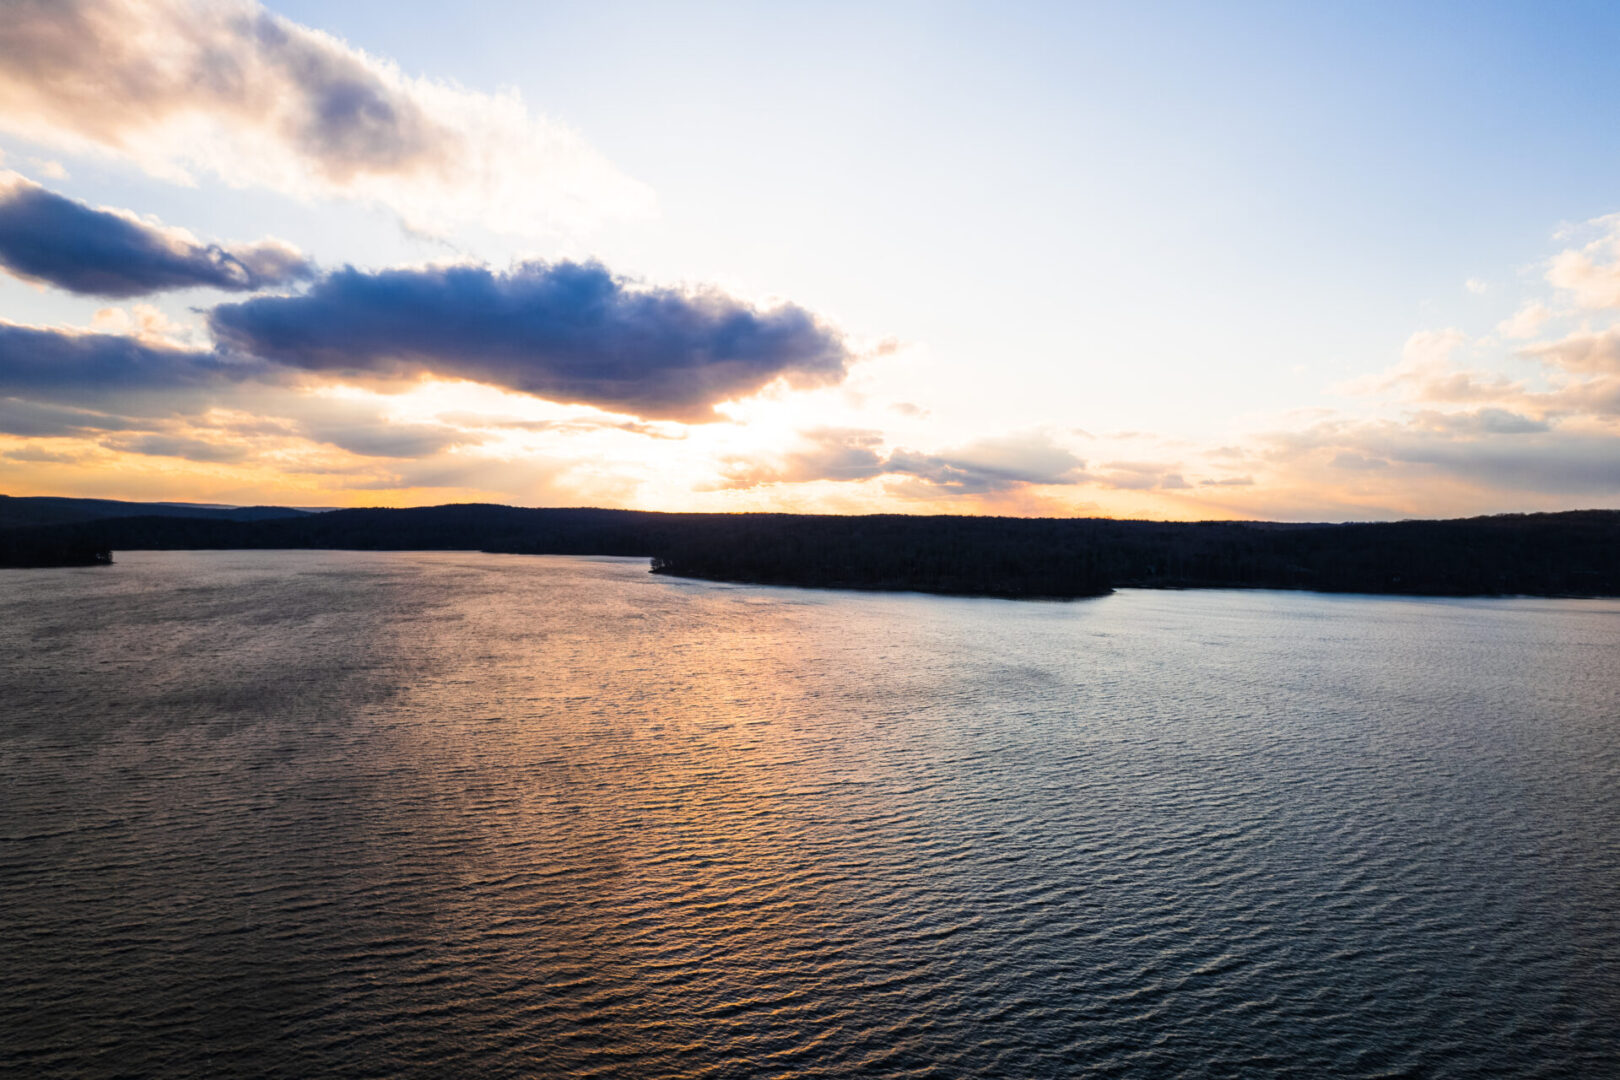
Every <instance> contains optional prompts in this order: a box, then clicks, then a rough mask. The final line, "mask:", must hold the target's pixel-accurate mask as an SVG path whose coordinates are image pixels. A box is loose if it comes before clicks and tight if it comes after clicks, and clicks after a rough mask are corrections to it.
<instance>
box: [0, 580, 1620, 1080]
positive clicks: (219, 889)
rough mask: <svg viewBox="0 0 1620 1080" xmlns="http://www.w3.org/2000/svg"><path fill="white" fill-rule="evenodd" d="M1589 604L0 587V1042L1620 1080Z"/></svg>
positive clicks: (62, 1055) (259, 1068)
mask: <svg viewBox="0 0 1620 1080" xmlns="http://www.w3.org/2000/svg"><path fill="white" fill-rule="evenodd" d="M1617 661H1620V604H1617V603H1614V602H1608V601H1539V600H1515V601H1412V600H1394V599H1380V598H1369V597H1326V596H1313V595H1307V594H1288V593H1272V592H1255V593H1242V592H1187V593H1155V592H1125V593H1120V594H1118V595H1115V596H1112V597H1108V598H1105V599H1102V600H1096V601H1086V602H1080V603H1073V604H1020V603H1012V602H1004V601H994V600H960V599H942V598H936V597H923V596H913V595H891V596H884V595H863V594H849V593H816V592H799V591H793V590H785V589H760V588H742V587H727V586H720V585H712V584H703V583H697V582H683V581H675V580H669V579H663V578H657V577H653V576H651V575H649V574H648V573H647V572H646V565H645V563H644V562H642V561H640V560H634V561H632V560H587V559H563V558H534V557H521V556H491V555H473V554H460V553H455V554H443V553H437V554H416V553H408V554H368V553H348V552H269V553H264V552H229V553H217V552H187V553H178V552H177V553H130V554H126V555H120V556H119V564H118V565H117V566H115V567H112V568H108V569H86V570H41V571H8V572H6V573H5V576H4V577H3V578H0V785H3V786H0V952H3V956H0V1072H4V1073H6V1074H8V1075H16V1076H114V1075H117V1076H136V1075H162V1076H175V1077H183V1076H242V1075H274V1076H286V1077H310V1076H322V1075H330V1076H379V1077H381V1076H474V1075H483V1076H525V1075H535V1076H604V1077H606V1076H630V1077H640V1076H647V1077H661V1076H682V1077H756V1076H759V1077H769V1076H783V1077H787V1076H795V1077H797V1076H804V1077H817V1076H919V1077H920V1076H937V1077H956V1076H962V1077H970V1076H972V1077H1048V1076H1065V1075H1087V1076H1099V1077H1108V1076H1120V1077H1144V1078H1147V1077H1171V1076H1199V1077H1202V1076H1343V1077H1375V1076H1376V1077H1382V1076H1423V1077H1475V1076H1547V1077H1613V1076H1616V1075H1620V731H1617V723H1620V663H1617Z"/></svg>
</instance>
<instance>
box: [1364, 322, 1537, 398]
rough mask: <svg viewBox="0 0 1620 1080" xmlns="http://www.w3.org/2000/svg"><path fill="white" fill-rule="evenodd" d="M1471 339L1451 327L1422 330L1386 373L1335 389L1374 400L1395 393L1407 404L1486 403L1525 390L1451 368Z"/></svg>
mask: <svg viewBox="0 0 1620 1080" xmlns="http://www.w3.org/2000/svg"><path fill="white" fill-rule="evenodd" d="M1467 343H1468V335H1467V334H1465V333H1463V332H1462V331H1461V330H1458V329H1456V328H1455V327H1451V328H1448V329H1445V330H1420V331H1418V332H1417V333H1415V334H1413V335H1412V336H1411V337H1409V338H1407V339H1406V344H1405V346H1404V347H1403V348H1402V349H1401V362H1400V363H1398V364H1396V365H1395V366H1394V367H1392V368H1390V369H1388V370H1387V371H1382V372H1379V373H1378V374H1375V375H1367V376H1363V377H1361V378H1358V379H1351V380H1349V381H1347V382H1344V383H1340V384H1339V385H1338V386H1336V387H1334V389H1335V390H1336V391H1338V392H1339V393H1342V394H1348V395H1352V396H1373V395H1377V394H1384V393H1390V392H1392V391H1393V392H1395V393H1397V394H1398V395H1399V396H1400V397H1402V398H1404V399H1406V400H1408V401H1430V402H1440V401H1450V402H1462V401H1485V400H1492V399H1496V398H1500V397H1501V396H1503V395H1504V394H1511V393H1514V392H1517V391H1519V390H1522V387H1521V386H1520V385H1519V384H1518V383H1515V382H1513V381H1511V380H1509V379H1508V378H1507V377H1506V376H1503V375H1499V374H1495V373H1487V372H1478V371H1466V370H1462V369H1460V368H1456V367H1453V366H1452V362H1451V358H1452V355H1453V354H1454V353H1455V352H1456V351H1457V350H1458V349H1460V348H1462V346H1464V345H1465V344H1467Z"/></svg>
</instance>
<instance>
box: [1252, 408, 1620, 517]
mask: <svg viewBox="0 0 1620 1080" xmlns="http://www.w3.org/2000/svg"><path fill="white" fill-rule="evenodd" d="M1510 416H1511V414H1499V410H1489V409H1486V410H1480V411H1479V412H1478V413H1473V414H1452V415H1451V416H1449V417H1443V416H1441V415H1439V414H1434V413H1427V412H1425V413H1419V414H1417V415H1415V416H1413V417H1410V418H1408V419H1407V420H1405V421H1391V420H1381V421H1346V420H1338V421H1329V422H1325V423H1321V424H1317V425H1314V426H1312V427H1310V428H1307V429H1305V430H1302V431H1296V432H1287V433H1279V434H1277V435H1274V436H1272V437H1271V439H1270V441H1271V443H1272V446H1273V449H1272V457H1273V459H1274V460H1275V461H1276V463H1277V465H1278V466H1279V469H1280V474H1279V479H1281V480H1283V481H1286V480H1287V479H1288V478H1290V477H1292V478H1293V479H1294V480H1295V481H1296V482H1300V483H1305V484H1308V483H1309V482H1310V478H1311V477H1312V476H1313V475H1314V474H1313V469H1314V466H1315V463H1318V462H1319V463H1321V464H1324V465H1326V466H1328V467H1329V468H1332V469H1337V470H1348V471H1350V472H1354V473H1359V474H1362V475H1363V476H1364V477H1367V478H1369V480H1370V478H1372V477H1377V478H1378V480H1377V483H1378V484H1379V486H1380V487H1379V490H1381V491H1382V492H1383V493H1384V496H1385V497H1388V498H1394V499H1396V500H1409V499H1411V498H1412V497H1413V495H1414V493H1416V492H1418V491H1420V490H1422V482H1423V481H1424V480H1425V479H1426V478H1428V479H1432V478H1440V479H1445V480H1451V481H1456V480H1461V481H1464V482H1466V483H1468V484H1471V485H1475V486H1477V487H1478V488H1481V489H1484V490H1486V491H1490V492H1495V493H1497V494H1502V493H1533V494H1535V495H1552V494H1562V495H1582V496H1590V495H1615V494H1620V437H1617V436H1615V435H1614V434H1613V433H1611V432H1605V431H1600V430H1565V429H1562V428H1559V427H1554V426H1552V425H1548V424H1542V423H1538V422H1535V421H1530V420H1528V419H1526V418H1517V419H1508V417H1510ZM1476 505H1477V503H1476ZM1429 512H1430V513H1431V514H1432V513H1433V512H1434V511H1433V508H1432V507H1431V508H1430V509H1429ZM1476 512H1477V511H1476Z"/></svg>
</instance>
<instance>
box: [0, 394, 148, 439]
mask: <svg viewBox="0 0 1620 1080" xmlns="http://www.w3.org/2000/svg"><path fill="white" fill-rule="evenodd" d="M140 426H142V424H141V421H138V420H131V419H129V418H128V417H124V416H110V415H108V414H106V413H99V412H87V411H85V410H83V409H64V408H62V407H60V406H57V405H42V404H40V403H38V402H34V401H20V400H18V399H17V398H9V397H8V398H0V433H4V434H6V435H23V436H27V437H29V438H56V437H64V436H74V435H84V434H87V433H89V432H97V431H128V430H130V429H132V428H136V427H140Z"/></svg>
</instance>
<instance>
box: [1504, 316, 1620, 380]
mask: <svg viewBox="0 0 1620 1080" xmlns="http://www.w3.org/2000/svg"><path fill="white" fill-rule="evenodd" d="M1524 355H1525V356H1532V357H1535V358H1536V359H1538V360H1540V361H1541V362H1542V363H1545V364H1551V365H1552V366H1554V367H1559V368H1562V369H1564V370H1565V371H1570V372H1576V373H1580V374H1588V375H1592V374H1596V375H1605V374H1612V375H1620V327H1610V328H1609V329H1607V330H1603V331H1598V332H1595V333H1594V332H1591V331H1579V332H1577V333H1574V334H1570V335H1569V336H1568V337H1565V338H1563V339H1562V340H1560V341H1555V342H1552V343H1550V344H1547V345H1537V346H1534V347H1533V348H1529V349H1526V350H1524Z"/></svg>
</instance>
